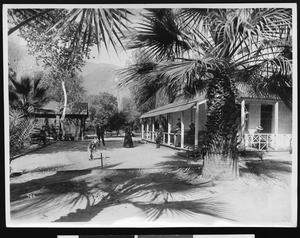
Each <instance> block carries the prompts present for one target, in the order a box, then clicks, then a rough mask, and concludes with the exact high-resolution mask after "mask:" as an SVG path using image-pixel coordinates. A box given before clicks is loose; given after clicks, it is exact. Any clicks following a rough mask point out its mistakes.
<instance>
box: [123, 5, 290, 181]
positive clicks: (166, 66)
mask: <svg viewBox="0 0 300 238" xmlns="http://www.w3.org/2000/svg"><path fill="white" fill-rule="evenodd" d="M170 11H171V10H170V9H166V10H165V11H162V10H157V9H150V10H149V11H148V13H147V14H144V21H143V23H142V24H141V25H140V27H138V28H136V33H135V34H133V37H132V39H130V42H132V44H130V45H129V48H135V46H137V47H143V48H144V49H146V50H147V52H148V53H149V54H150V55H152V56H153V57H154V56H159V57H160V60H159V61H156V63H155V65H152V68H153V69H155V73H156V74H157V75H159V77H158V78H159V79H160V80H159V81H158V83H157V84H158V85H160V87H159V88H161V87H162V85H164V86H165V87H166V88H167V87H169V86H170V85H176V87H178V89H179V90H178V93H177V96H179V95H184V96H187V97H191V96H194V95H195V94H196V93H197V92H199V91H205V92H206V97H207V100H208V101H207V105H208V112H207V123H206V128H207V133H206V136H205V140H204V147H203V148H204V150H205V153H206V156H205V158H204V168H203V174H204V175H205V176H214V177H215V176H218V175H220V172H221V170H220V169H219V168H220V163H221V161H222V158H229V159H230V161H229V162H233V163H228V164H231V165H230V167H229V168H228V166H222V168H223V169H225V170H227V172H228V171H230V172H229V176H230V177H236V176H238V165H237V156H236V145H237V136H236V135H237V117H238V114H239V113H238V107H237V106H236V104H235V100H236V97H237V87H240V86H241V85H242V86H243V87H249V88H251V89H252V91H253V92H254V94H255V95H259V96H260V95H268V94H270V93H271V94H275V95H277V96H278V97H279V98H281V99H282V100H283V102H284V103H285V104H286V105H287V106H288V107H289V108H291V102H292V98H291V96H292V95H291V87H292V79H291V67H292V65H291V50H292V48H291V47H292V44H291V36H290V30H291V27H292V15H291V9H279V8H278V9H175V10H172V12H173V15H172V14H170ZM162 15H166V17H163V16H162ZM161 36H163V37H161ZM170 56H172V60H168V59H169V58H170ZM134 67H136V68H138V67H139V65H138V64H137V65H134V66H131V67H129V69H128V70H127V71H126V70H125V71H123V72H122V73H123V75H124V79H123V80H125V82H126V83H127V84H128V83H129V82H130V81H134V80H135V79H136V78H137V77H138V78H139V80H140V81H148V78H149V76H150V77H151V74H153V72H151V71H149V73H146V74H139V72H138V71H137V70H136V71H134V70H133V68H134ZM132 72H134V73H132ZM142 72H143V73H145V71H142ZM180 85H181V86H180ZM154 93H156V92H154ZM255 95H254V96H255ZM229 111H230V114H229V113H228V112H229ZM226 167H227V168H226ZM231 171H233V173H231ZM223 172H224V171H223ZM225 174H226V173H225ZM227 174H228V173H227Z"/></svg>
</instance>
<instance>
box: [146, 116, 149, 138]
mask: <svg viewBox="0 0 300 238" xmlns="http://www.w3.org/2000/svg"><path fill="white" fill-rule="evenodd" d="M148 137H149V124H148V120H147V124H146V140H148Z"/></svg>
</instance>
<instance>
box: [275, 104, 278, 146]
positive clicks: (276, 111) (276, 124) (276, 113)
mask: <svg viewBox="0 0 300 238" xmlns="http://www.w3.org/2000/svg"><path fill="white" fill-rule="evenodd" d="M274 122H275V123H274V134H275V135H274V139H275V149H278V139H277V137H278V132H279V103H278V102H275V106H274Z"/></svg>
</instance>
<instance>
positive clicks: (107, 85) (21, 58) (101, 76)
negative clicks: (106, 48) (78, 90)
mask: <svg viewBox="0 0 300 238" xmlns="http://www.w3.org/2000/svg"><path fill="white" fill-rule="evenodd" d="M8 59H9V62H10V64H11V66H12V67H13V68H14V70H15V71H16V73H17V76H18V77H20V76H22V75H25V74H31V73H33V72H36V71H43V72H45V70H44V69H43V67H42V66H40V65H38V64H37V63H36V60H35V57H34V56H32V55H29V53H28V51H27V48H26V46H25V45H18V44H16V43H15V42H12V41H9V42H8ZM118 69H120V67H119V66H116V65H112V64H104V63H92V62H87V63H86V64H85V66H84V67H83V68H82V72H81V73H80V74H81V75H82V77H83V82H84V87H85V89H86V92H87V94H88V95H93V94H98V93H99V92H107V93H110V94H113V95H114V96H116V97H118V98H119V99H121V98H123V97H130V93H129V90H122V91H120V90H118V87H117V81H116V73H117V70H118Z"/></svg>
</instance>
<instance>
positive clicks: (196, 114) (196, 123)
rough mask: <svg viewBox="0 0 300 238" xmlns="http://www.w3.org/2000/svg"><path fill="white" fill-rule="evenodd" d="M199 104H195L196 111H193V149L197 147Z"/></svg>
mask: <svg viewBox="0 0 300 238" xmlns="http://www.w3.org/2000/svg"><path fill="white" fill-rule="evenodd" d="M198 136H199V104H198V103H197V104H196V111H195V149H198V144H199V139H198Z"/></svg>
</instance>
